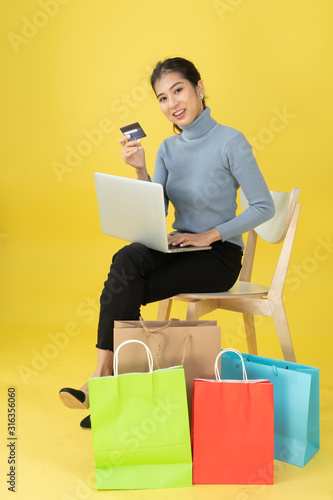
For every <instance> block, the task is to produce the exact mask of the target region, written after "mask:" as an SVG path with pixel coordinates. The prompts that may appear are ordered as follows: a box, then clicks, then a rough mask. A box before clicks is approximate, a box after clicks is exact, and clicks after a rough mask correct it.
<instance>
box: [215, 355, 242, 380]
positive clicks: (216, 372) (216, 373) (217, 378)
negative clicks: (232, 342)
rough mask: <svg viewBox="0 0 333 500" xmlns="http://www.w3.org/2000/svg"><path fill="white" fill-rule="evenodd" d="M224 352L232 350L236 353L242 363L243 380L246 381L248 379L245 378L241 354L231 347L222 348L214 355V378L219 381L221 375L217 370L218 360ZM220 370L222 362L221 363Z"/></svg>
mask: <svg viewBox="0 0 333 500" xmlns="http://www.w3.org/2000/svg"><path fill="white" fill-rule="evenodd" d="M226 352H234V353H236V354H237V355H238V356H239V357H240V359H241V363H242V368H243V380H245V381H246V382H247V380H248V379H247V373H246V370H245V365H244V359H243V356H242V354H241V353H240V352H239V351H237V349H232V348H231V347H230V348H228V349H222V351H221V352H219V354H218V355H217V357H216V360H215V377H216V380H218V381H221V375H220V372H219V367H218V361H219V359H220V357H221V356H222V354H224V353H226ZM221 371H222V363H221Z"/></svg>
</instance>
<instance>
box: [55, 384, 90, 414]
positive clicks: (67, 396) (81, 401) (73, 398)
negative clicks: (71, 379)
mask: <svg viewBox="0 0 333 500" xmlns="http://www.w3.org/2000/svg"><path fill="white" fill-rule="evenodd" d="M59 396H60V399H61V401H62V402H63V403H64V405H65V406H67V407H68V408H81V409H84V410H86V409H87V408H89V395H88V393H85V392H83V391H80V390H77V389H71V388H70V387H64V388H63V389H61V390H60V391H59Z"/></svg>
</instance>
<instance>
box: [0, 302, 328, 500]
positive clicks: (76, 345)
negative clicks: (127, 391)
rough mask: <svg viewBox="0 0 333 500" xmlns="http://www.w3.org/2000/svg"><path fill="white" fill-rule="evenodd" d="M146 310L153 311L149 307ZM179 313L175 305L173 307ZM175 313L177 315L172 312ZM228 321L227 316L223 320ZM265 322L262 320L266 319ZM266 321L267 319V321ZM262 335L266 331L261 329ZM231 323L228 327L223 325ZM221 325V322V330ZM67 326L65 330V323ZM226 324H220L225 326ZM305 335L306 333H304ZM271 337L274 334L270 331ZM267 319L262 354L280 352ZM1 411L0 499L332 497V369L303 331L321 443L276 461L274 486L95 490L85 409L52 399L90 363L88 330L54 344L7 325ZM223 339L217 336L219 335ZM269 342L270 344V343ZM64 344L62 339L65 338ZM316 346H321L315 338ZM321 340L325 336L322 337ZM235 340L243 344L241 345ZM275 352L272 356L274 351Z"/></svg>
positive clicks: (76, 383)
mask: <svg viewBox="0 0 333 500" xmlns="http://www.w3.org/2000/svg"><path fill="white" fill-rule="evenodd" d="M147 309H148V311H146V313H145V315H146V317H147V315H149V316H150V317H154V316H153V315H154V314H155V312H156V309H155V306H148V308H147ZM177 312H178V311H177ZM178 315H179V314H178ZM229 321H230V320H229ZM265 321H266V320H265ZM267 321H269V320H267ZM265 328H267V331H268V334H267V336H266V337H265V335H264V330H265ZM228 329H231V326H230V325H229V326H228ZM222 330H223V329H222ZM68 331H69V330H68ZM224 331H225V329H224ZM308 335H310V332H309V334H308ZM270 336H271V337H272V338H270ZM273 336H274V332H272V328H271V324H270V323H269V322H268V323H267V324H266V323H264V324H261V325H259V328H258V342H259V346H260V350H261V353H262V354H264V352H266V353H267V352H270V351H271V352H272V353H273V355H274V356H275V355H278V349H279V347H278V345H277V346H276V347H275V344H274V342H275V340H274V339H273ZM3 340H4V343H3V349H2V355H1V359H2V362H1V364H2V367H3V369H2V371H1V393H0V394H1V401H0V403H1V412H0V428H1V437H0V498H17V499H20V500H21V499H22V500H23V499H24V500H28V499H44V498H47V499H50V500H83V499H97V498H98V499H104V498H114V499H127V498H130V499H140V500H144V499H147V500H149V499H155V498H157V497H158V498H159V499H162V500H163V499H169V498H170V499H171V498H172V499H177V498H182V499H185V500H186V499H202V498H210V499H232V500H247V499H250V498H251V499H252V498H253V499H256V498H265V499H272V500H274V499H290V498H296V499H297V498H299V499H302V500H304V499H311V500H312V499H316V500H321V499H322V500H328V499H332V498H333V480H332V467H333V453H332V452H333V439H332V431H331V424H332V416H333V398H332V395H333V384H332V380H331V376H330V373H329V371H330V366H331V354H330V353H329V352H325V349H323V348H319V347H318V349H315V350H314V351H313V352H312V353H310V352H309V350H308V349H307V351H306V352H305V349H304V351H303V350H302V349H303V347H302V346H304V345H305V344H306V343H307V342H306V340H307V339H306V334H303V336H302V338H295V339H294V343H295V348H296V351H297V353H298V358H301V359H302V362H309V361H310V359H311V360H312V361H313V363H312V364H313V365H314V366H318V367H319V368H320V377H321V378H320V384H321V385H320V389H321V449H320V450H319V452H318V453H317V454H316V455H315V456H314V457H313V458H312V459H311V460H310V461H309V462H308V464H307V465H306V466H305V467H304V468H299V467H295V466H292V465H289V464H286V463H283V462H277V461H276V462H275V483H274V485H272V486H259V485H258V486H234V485H218V486H213V485H212V486H210V485H209V486H204V485H195V486H193V487H192V488H185V489H177V490H175V489H170V490H144V491H96V490H95V488H94V463H93V453H92V441H91V432H90V431H83V430H81V429H80V428H79V421H80V420H81V418H83V417H84V416H85V415H86V414H87V412H86V411H82V410H69V409H67V408H65V407H64V406H62V404H61V403H60V401H59V400H58V391H59V388H60V387H62V386H65V385H72V386H74V387H75V386H79V385H80V384H81V383H82V380H83V377H85V376H88V375H89V372H90V370H91V368H92V367H93V364H94V357H95V353H94V349H92V348H91V345H92V342H91V341H93V342H94V332H92V329H91V327H90V328H89V329H88V328H87V329H84V328H83V329H82V330H81V332H80V334H79V335H77V336H74V337H69V336H67V344H66V340H65V337H64V338H63V341H64V343H63V345H61V347H60V344H59V347H57V346H55V344H54V343H53V341H52V339H51V337H50V335H49V333H45V332H44V331H43V332H42V331H38V329H37V331H34V332H31V331H25V330H24V329H20V330H16V331H7V332H6V336H4V337H3ZM222 343H223V337H222ZM269 343H271V345H273V347H272V348H270V347H269ZM65 344H66V345H65ZM317 345H318V346H319V345H320V343H319V344H318V343H317ZM321 345H323V343H321ZM237 347H240V348H241V349H242V348H244V349H245V348H246V346H245V345H242V344H241V345H238V346H237ZM272 357H273V356H272ZM11 386H12V387H14V388H15V389H16V417H17V421H16V428H17V435H16V437H17V441H16V447H15V453H16V457H15V458H16V466H17V468H16V478H15V482H16V494H15V496H14V497H13V496H12V492H10V491H8V490H7V487H8V485H7V484H6V480H7V479H6V474H7V473H8V472H9V465H8V463H7V462H8V450H9V448H7V446H6V445H7V443H8V441H7V423H6V420H7V409H6V406H7V389H8V388H9V387H11Z"/></svg>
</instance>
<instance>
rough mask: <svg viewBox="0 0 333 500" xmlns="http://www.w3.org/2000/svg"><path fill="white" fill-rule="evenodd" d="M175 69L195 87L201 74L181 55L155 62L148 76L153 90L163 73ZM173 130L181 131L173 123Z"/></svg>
mask: <svg viewBox="0 0 333 500" xmlns="http://www.w3.org/2000/svg"><path fill="white" fill-rule="evenodd" d="M172 71H176V72H177V73H180V74H181V75H182V77H183V78H185V80H188V81H189V82H190V83H192V85H193V87H195V88H196V87H197V85H198V82H199V80H201V76H200V73H199V71H198V70H197V68H196V67H195V66H194V64H193V63H192V62H191V61H188V60H187V59H183V58H182V57H172V58H169V59H165V60H164V61H160V62H158V63H157V64H156V66H155V69H154V71H153V72H152V74H151V77H150V83H151V86H152V88H153V90H154V92H155V83H156V81H157V80H159V79H160V78H161V76H163V75H164V73H168V72H170V73H171V72H172ZM202 105H203V107H204V109H205V107H206V103H205V99H203V100H202ZM173 130H174V132H176V130H177V131H178V132H182V129H181V128H180V127H178V125H175V124H173Z"/></svg>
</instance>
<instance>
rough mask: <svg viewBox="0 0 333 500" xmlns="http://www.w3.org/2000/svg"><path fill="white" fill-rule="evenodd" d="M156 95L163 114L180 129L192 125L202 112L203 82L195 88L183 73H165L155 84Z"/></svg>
mask: <svg viewBox="0 0 333 500" xmlns="http://www.w3.org/2000/svg"><path fill="white" fill-rule="evenodd" d="M155 93H156V96H157V99H158V101H159V103H160V107H161V110H162V112H163V113H164V114H165V116H166V117H167V119H168V120H170V121H171V122H172V123H174V124H175V125H178V126H179V127H180V128H183V127H186V125H189V124H190V123H192V122H193V120H195V118H196V117H197V116H199V115H200V113H201V111H202V106H201V101H202V98H201V97H200V95H203V93H204V87H203V84H202V82H201V81H199V82H198V85H197V87H196V88H195V87H193V85H192V83H191V82H190V81H189V80H186V79H185V78H184V77H183V76H182V75H181V73H178V72H175V71H172V72H166V73H164V74H163V75H162V76H161V78H160V79H159V80H157V81H156V83H155Z"/></svg>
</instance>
